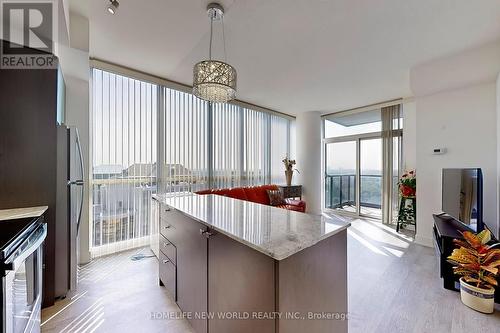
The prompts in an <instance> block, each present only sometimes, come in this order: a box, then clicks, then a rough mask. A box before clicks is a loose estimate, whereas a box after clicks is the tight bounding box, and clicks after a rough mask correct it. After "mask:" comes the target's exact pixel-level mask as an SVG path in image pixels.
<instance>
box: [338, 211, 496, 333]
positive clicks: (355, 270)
mask: <svg viewBox="0 0 500 333" xmlns="http://www.w3.org/2000/svg"><path fill="white" fill-rule="evenodd" d="M351 223H352V227H350V228H349V230H348V251H347V253H348V283H349V286H348V289H349V332H360V333H361V332H362V333H369V332H377V333H378V332H381V333H386V332H391V333H396V332H405V333H406V332H414V333H425V332H429V333H434V332H453V333H455V332H464V333H465V332H466V333H470V332H498V331H499V327H500V312H499V311H500V307H498V306H497V307H496V309H497V311H496V312H495V313H494V314H492V315H485V314H481V313H479V312H476V311H474V310H472V309H469V308H468V307H466V306H465V305H463V304H462V302H461V301H460V293H458V292H454V291H449V290H446V289H444V288H443V286H442V280H441V279H440V278H439V273H438V260H437V258H436V256H435V254H434V249H432V248H428V247H424V246H420V245H417V244H414V243H413V242H412V238H411V237H408V236H402V235H401V234H397V233H396V232H395V230H393V229H392V228H389V227H387V226H384V225H382V224H380V223H378V222H372V221H361V220H354V221H352V222H351Z"/></svg>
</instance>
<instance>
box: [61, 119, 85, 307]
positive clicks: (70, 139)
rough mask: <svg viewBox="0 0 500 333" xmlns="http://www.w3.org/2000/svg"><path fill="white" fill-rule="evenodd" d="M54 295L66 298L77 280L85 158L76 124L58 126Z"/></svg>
mask: <svg viewBox="0 0 500 333" xmlns="http://www.w3.org/2000/svg"><path fill="white" fill-rule="evenodd" d="M57 135H58V144H57V145H58V154H57V156H58V157H57V159H58V166H57V177H58V179H57V205H56V207H57V211H56V244H55V246H56V251H55V256H56V258H55V297H56V298H64V297H66V295H67V294H68V292H69V291H73V290H75V289H76V285H77V281H78V260H79V255H78V248H79V231H80V226H81V220H82V208H83V195H84V186H83V185H84V182H83V179H84V162H83V155H82V149H81V144H80V137H79V135H78V129H77V128H76V127H66V126H60V127H59V128H58V134H57Z"/></svg>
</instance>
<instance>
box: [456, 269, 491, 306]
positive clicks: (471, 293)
mask: <svg viewBox="0 0 500 333" xmlns="http://www.w3.org/2000/svg"><path fill="white" fill-rule="evenodd" d="M460 298H461V299H462V303H464V304H465V305H467V306H468V307H469V308H471V309H474V310H476V311H479V312H482V313H493V311H494V308H495V300H494V298H495V289H493V288H491V289H483V288H478V287H476V286H473V285H470V284H468V283H467V282H465V281H464V280H463V278H460Z"/></svg>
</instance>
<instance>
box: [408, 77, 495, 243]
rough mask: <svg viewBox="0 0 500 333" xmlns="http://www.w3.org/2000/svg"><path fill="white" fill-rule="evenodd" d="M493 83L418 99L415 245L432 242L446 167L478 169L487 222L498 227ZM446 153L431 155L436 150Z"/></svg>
mask: <svg viewBox="0 0 500 333" xmlns="http://www.w3.org/2000/svg"><path fill="white" fill-rule="evenodd" d="M495 101H496V86H495V83H494V82H491V83H486V84H478V85H474V86H470V87H466V88H461V89H454V90H450V91H445V92H440V93H437V94H433V95H429V96H422V97H417V98H416V115H417V122H416V124H417V126H416V129H417V161H416V162H417V164H416V165H417V175H418V179H417V197H418V205H417V217H418V221H417V236H416V240H417V242H419V243H421V244H424V245H429V246H431V244H432V226H433V219H432V214H433V213H439V212H440V211H441V170H442V168H451V167H456V168H462V167H480V168H482V169H483V174H484V214H483V215H484V220H485V222H487V223H488V224H489V225H490V226H491V227H494V228H495V229H496V223H497V203H498V201H497V188H496V183H497V165H496V152H497V126H496V124H497V119H496V105H495V104H496V103H495ZM436 147H442V148H446V149H447V153H446V154H444V155H433V154H432V149H433V148H436Z"/></svg>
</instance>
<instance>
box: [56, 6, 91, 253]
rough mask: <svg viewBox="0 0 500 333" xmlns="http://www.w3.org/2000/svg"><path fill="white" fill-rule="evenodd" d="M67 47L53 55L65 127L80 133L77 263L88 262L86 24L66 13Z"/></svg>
mask: <svg viewBox="0 0 500 333" xmlns="http://www.w3.org/2000/svg"><path fill="white" fill-rule="evenodd" d="M70 21H71V24H70V46H69V47H68V46H64V45H59V46H58V49H57V56H58V57H59V62H60V65H61V69H62V72H63V74H64V79H65V83H66V125H68V126H76V127H77V128H78V131H79V134H80V141H81V144H82V152H83V159H84V163H85V167H86V168H87V169H86V170H85V171H86V172H85V174H84V181H85V184H86V185H85V187H84V201H83V211H82V223H81V226H80V263H87V262H89V261H90V251H89V243H90V240H89V221H90V214H91V208H90V205H89V188H90V186H89V174H90V171H89V168H90V165H91V164H90V147H89V144H90V136H89V135H90V132H89V126H90V125H89V124H90V120H89V73H90V68H89V54H88V31H89V29H88V21H87V20H86V19H83V18H82V17H81V16H75V15H74V14H73V13H70Z"/></svg>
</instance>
